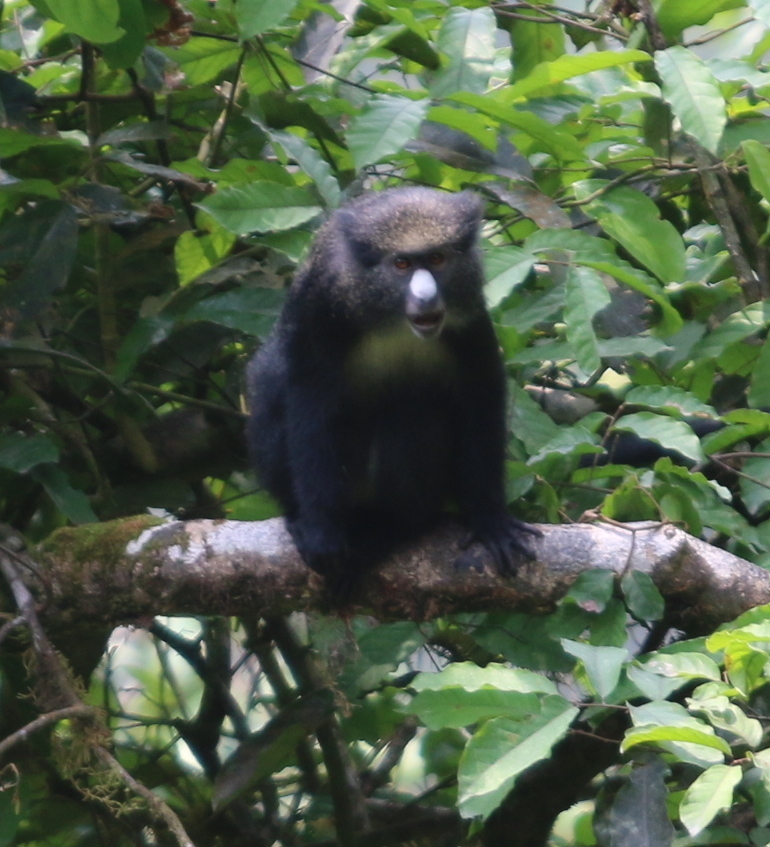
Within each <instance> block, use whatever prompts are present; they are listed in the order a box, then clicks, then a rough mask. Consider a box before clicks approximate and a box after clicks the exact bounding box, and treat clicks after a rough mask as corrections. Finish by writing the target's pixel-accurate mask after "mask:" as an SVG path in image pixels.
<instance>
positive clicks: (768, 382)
mask: <svg viewBox="0 0 770 847" xmlns="http://www.w3.org/2000/svg"><path fill="white" fill-rule="evenodd" d="M748 400H749V406H753V407H754V408H755V409H766V408H770V339H765V341H764V343H763V344H762V346H761V347H760V348H759V356H757V360H756V362H755V363H754V367H753V368H752V369H751V381H750V383H749V391H748Z"/></svg>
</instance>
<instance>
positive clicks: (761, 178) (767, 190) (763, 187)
mask: <svg viewBox="0 0 770 847" xmlns="http://www.w3.org/2000/svg"><path fill="white" fill-rule="evenodd" d="M741 148H742V149H743V155H744V157H745V159H746V164H747V165H748V166H749V179H750V180H751V184H752V185H753V186H754V188H755V189H756V190H757V191H758V192H759V193H760V194H761V195H762V196H763V197H764V198H765V200H768V201H770V152H768V150H767V148H766V147H765V146H764V145H762V144H760V143H759V142H758V141H754V140H753V139H749V140H748V141H744V142H743V143H742V144H741Z"/></svg>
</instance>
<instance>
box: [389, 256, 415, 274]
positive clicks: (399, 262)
mask: <svg viewBox="0 0 770 847" xmlns="http://www.w3.org/2000/svg"><path fill="white" fill-rule="evenodd" d="M393 264H394V265H395V266H396V267H397V268H398V269H399V270H400V271H406V270H409V268H411V267H412V263H411V262H410V261H409V259H407V258H406V257H405V256H396V258H395V259H394V260H393Z"/></svg>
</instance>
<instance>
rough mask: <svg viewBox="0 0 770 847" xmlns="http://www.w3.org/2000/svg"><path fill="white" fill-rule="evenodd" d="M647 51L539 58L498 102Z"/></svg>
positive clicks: (645, 58)
mask: <svg viewBox="0 0 770 847" xmlns="http://www.w3.org/2000/svg"><path fill="white" fill-rule="evenodd" d="M649 61H650V55H649V53H645V52H643V51H642V50H620V51H618V52H612V51H606V52H596V53H586V54H581V55H579V56H559V58H558V59H554V60H553V61H552V62H543V63H541V64H539V65H538V66H537V67H536V68H534V69H533V70H532V73H530V74H529V75H528V76H526V77H524V79H520V80H519V81H518V82H515V83H514V84H513V85H510V86H508V87H507V88H506V89H505V92H504V94H503V95H502V96H501V98H500V99H501V102H503V103H512V102H513V101H514V100H518V99H519V98H521V97H529V96H531V95H533V94H535V93H536V92H537V91H538V90H539V89H541V88H547V87H548V86H550V85H555V84H556V83H558V82H564V81H565V80H567V79H571V78H572V77H576V76H583V74H589V73H592V72H593V71H600V70H604V69H605V68H613V67H617V66H618V65H628V64H631V63H633V62H649Z"/></svg>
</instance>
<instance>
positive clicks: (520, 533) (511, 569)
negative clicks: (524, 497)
mask: <svg viewBox="0 0 770 847" xmlns="http://www.w3.org/2000/svg"><path fill="white" fill-rule="evenodd" d="M527 535H532V536H534V537H535V538H542V535H543V533H542V532H541V531H540V530H539V529H537V528H536V527H534V526H531V525H530V524H528V523H525V522H524V521H520V520H519V519H518V518H514V517H513V515H509V514H507V513H503V514H501V515H492V516H490V515H484V516H483V517H481V518H479V519H476V520H474V521H473V528H472V529H471V532H470V533H469V535H468V536H467V537H466V538H465V539H464V540H463V541H462V542H461V545H460V546H461V547H462V548H463V549H465V548H466V547H469V546H470V545H471V544H473V543H475V542H478V543H479V544H483V545H484V546H485V547H486V548H487V550H489V552H490V553H491V554H492V558H493V559H494V562H495V567H496V568H497V572H498V573H499V574H500V576H516V572H517V571H518V569H519V565H520V563H521V557H522V556H524V557H525V558H527V559H534V558H536V556H535V551H534V549H533V548H532V546H531V544H530V543H529V540H528V539H527V538H526V536H527Z"/></svg>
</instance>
